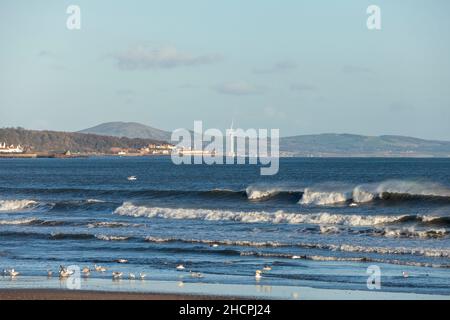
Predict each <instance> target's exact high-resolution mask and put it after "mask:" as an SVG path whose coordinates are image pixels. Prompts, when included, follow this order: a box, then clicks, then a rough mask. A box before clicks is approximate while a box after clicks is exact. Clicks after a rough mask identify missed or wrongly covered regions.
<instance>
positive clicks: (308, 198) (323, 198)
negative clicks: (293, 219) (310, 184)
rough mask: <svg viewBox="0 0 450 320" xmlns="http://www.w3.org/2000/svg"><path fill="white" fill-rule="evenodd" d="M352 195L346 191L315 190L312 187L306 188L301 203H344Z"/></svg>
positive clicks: (320, 204)
mask: <svg viewBox="0 0 450 320" xmlns="http://www.w3.org/2000/svg"><path fill="white" fill-rule="evenodd" d="M350 198H351V197H350V196H349V194H347V193H345V192H337V191H330V192H327V191H313V190H311V189H308V188H307V189H305V191H304V193H303V196H302V198H301V199H300V202H299V203H300V204H303V205H311V204H313V205H319V206H325V205H332V204H337V203H343V202H346V201H347V200H349V199H350Z"/></svg>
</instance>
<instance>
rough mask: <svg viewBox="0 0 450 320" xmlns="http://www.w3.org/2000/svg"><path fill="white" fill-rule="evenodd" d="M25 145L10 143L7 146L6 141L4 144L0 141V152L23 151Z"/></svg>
mask: <svg viewBox="0 0 450 320" xmlns="http://www.w3.org/2000/svg"><path fill="white" fill-rule="evenodd" d="M22 152H23V147H22V146H21V145H20V144H19V145H17V146H14V145H10V146H7V145H6V142H3V144H1V143H0V153H22Z"/></svg>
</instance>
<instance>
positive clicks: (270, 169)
mask: <svg viewBox="0 0 450 320" xmlns="http://www.w3.org/2000/svg"><path fill="white" fill-rule="evenodd" d="M268 131H269V130H268V129H258V130H256V129H253V128H250V129H247V130H244V129H241V128H238V129H234V128H233V125H231V128H230V129H227V130H226V134H225V135H224V134H223V133H222V131H221V130H219V129H216V128H210V129H207V130H205V131H203V122H202V121H194V131H190V130H187V129H183V128H180V129H176V130H174V131H173V132H172V136H171V140H172V141H173V142H176V143H178V144H177V145H176V146H175V147H174V149H173V150H172V153H171V158H172V162H173V163H174V164H176V165H182V164H183V165H188V164H194V165H196V164H197V165H199V164H207V165H223V164H227V165H230V164H247V162H248V164H251V165H260V166H261V168H260V174H261V175H263V176H265V175H276V174H277V173H278V171H279V157H280V141H279V140H280V130H279V129H270V136H269V134H268ZM269 149H270V150H269Z"/></svg>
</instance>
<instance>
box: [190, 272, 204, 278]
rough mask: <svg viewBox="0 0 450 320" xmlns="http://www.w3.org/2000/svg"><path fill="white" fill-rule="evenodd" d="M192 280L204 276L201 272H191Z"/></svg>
mask: <svg viewBox="0 0 450 320" xmlns="http://www.w3.org/2000/svg"><path fill="white" fill-rule="evenodd" d="M189 272H190V274H191V277H192V278H203V275H202V274H201V273H200V272H192V271H189Z"/></svg>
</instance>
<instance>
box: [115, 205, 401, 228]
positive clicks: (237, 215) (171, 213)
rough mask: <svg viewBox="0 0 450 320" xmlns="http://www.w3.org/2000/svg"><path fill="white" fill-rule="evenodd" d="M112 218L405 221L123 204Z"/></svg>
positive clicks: (361, 223)
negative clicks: (116, 215) (118, 216)
mask: <svg viewBox="0 0 450 320" xmlns="http://www.w3.org/2000/svg"><path fill="white" fill-rule="evenodd" d="M114 213H115V214H119V215H124V216H132V217H147V218H164V219H199V220H210V221H237V222H243V223H274V224H277V223H286V224H303V223H307V224H321V225H327V224H332V225H336V224H338V225H348V226H372V225H382V224H386V223H394V222H397V221H401V220H402V219H404V218H405V217H407V216H405V215H403V216H364V215H343V214H330V213H314V214H301V213H286V212H283V211H281V210H279V211H276V212H266V211H250V212H244V211H229V210H212V209H185V208H161V207H146V206H137V205H134V204H133V203H131V202H125V203H124V204H122V205H121V206H120V207H118V208H117V209H116V210H115V211H114Z"/></svg>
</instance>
